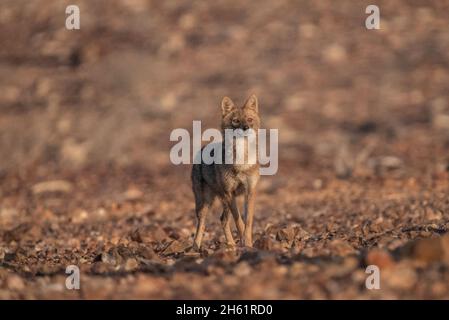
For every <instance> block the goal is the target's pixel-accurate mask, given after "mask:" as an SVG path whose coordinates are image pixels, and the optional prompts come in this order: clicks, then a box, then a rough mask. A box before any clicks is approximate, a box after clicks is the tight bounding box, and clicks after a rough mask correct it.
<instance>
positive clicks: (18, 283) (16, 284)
mask: <svg viewBox="0 0 449 320" xmlns="http://www.w3.org/2000/svg"><path fill="white" fill-rule="evenodd" d="M7 285H8V288H9V289H10V290H17V291H20V290H23V289H24V288H25V283H24V282H23V280H22V278H21V277H19V276H18V275H15V274H12V275H10V276H8V278H7Z"/></svg>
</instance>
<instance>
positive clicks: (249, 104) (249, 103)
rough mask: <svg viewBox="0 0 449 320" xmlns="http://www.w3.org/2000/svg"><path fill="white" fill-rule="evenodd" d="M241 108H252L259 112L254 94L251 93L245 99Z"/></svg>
mask: <svg viewBox="0 0 449 320" xmlns="http://www.w3.org/2000/svg"><path fill="white" fill-rule="evenodd" d="M243 108H244V109H245V108H246V109H250V110H254V111H255V112H257V113H258V112H259V103H258V102H257V97H256V95H254V94H252V95H251V96H250V97H249V98H248V100H246V102H245V104H244V106H243Z"/></svg>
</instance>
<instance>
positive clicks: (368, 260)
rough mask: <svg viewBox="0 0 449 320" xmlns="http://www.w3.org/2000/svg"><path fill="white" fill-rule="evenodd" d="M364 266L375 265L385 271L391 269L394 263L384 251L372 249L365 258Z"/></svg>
mask: <svg viewBox="0 0 449 320" xmlns="http://www.w3.org/2000/svg"><path fill="white" fill-rule="evenodd" d="M365 264H366V265H367V266H368V265H376V266H378V267H379V268H380V269H382V270H383V269H386V268H390V267H393V266H394V265H395V262H394V260H393V258H392V256H391V255H390V254H389V253H388V252H387V251H384V250H380V249H373V250H370V251H369V252H368V254H367V255H366V257H365Z"/></svg>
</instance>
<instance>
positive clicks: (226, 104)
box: [221, 97, 235, 116]
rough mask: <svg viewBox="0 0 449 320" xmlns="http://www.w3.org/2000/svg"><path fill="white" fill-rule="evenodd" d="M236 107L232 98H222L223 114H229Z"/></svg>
mask: <svg viewBox="0 0 449 320" xmlns="http://www.w3.org/2000/svg"><path fill="white" fill-rule="evenodd" d="M234 109H235V105H234V102H232V100H231V98H228V97H224V98H223V100H221V110H222V112H223V116H224V115H227V114H228V113H229V112H231V111H232V110H234Z"/></svg>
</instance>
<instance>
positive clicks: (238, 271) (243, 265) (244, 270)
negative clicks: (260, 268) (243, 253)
mask: <svg viewBox="0 0 449 320" xmlns="http://www.w3.org/2000/svg"><path fill="white" fill-rule="evenodd" d="M234 274H235V275H236V276H238V277H246V276H249V275H250V274H251V267H250V266H249V264H248V263H247V262H246V261H243V262H240V263H239V264H237V265H236V266H235V267H234Z"/></svg>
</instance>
